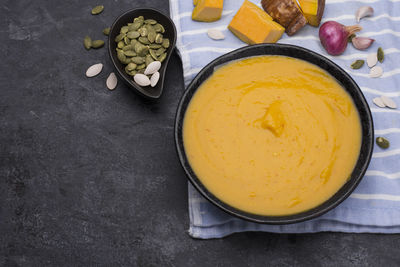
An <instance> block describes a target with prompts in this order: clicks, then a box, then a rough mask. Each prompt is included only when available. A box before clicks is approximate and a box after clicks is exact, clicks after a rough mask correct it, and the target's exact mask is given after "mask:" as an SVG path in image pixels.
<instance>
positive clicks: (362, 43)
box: [351, 37, 375, 50]
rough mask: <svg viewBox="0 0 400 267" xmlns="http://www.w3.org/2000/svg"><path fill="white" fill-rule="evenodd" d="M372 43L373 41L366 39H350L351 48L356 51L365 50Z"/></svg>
mask: <svg viewBox="0 0 400 267" xmlns="http://www.w3.org/2000/svg"><path fill="white" fill-rule="evenodd" d="M374 41H375V40H374V39H371V38H368V37H354V38H352V39H351V42H352V44H353V46H354V47H355V48H356V49H358V50H364V49H367V48H368V47H370V46H371V45H372V43H373V42H374Z"/></svg>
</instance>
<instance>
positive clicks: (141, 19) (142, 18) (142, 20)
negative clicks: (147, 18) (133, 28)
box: [133, 16, 144, 24]
mask: <svg viewBox="0 0 400 267" xmlns="http://www.w3.org/2000/svg"><path fill="white" fill-rule="evenodd" d="M133 22H134V23H135V22H141V23H142V24H143V22H144V17H143V16H139V17H137V18H135V19H134V20H133Z"/></svg>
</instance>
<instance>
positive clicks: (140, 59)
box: [131, 57, 146, 65]
mask: <svg viewBox="0 0 400 267" xmlns="http://www.w3.org/2000/svg"><path fill="white" fill-rule="evenodd" d="M131 61H132V62H133V63H135V64H138V65H140V64H143V63H145V62H146V59H145V58H143V57H133V58H131Z"/></svg>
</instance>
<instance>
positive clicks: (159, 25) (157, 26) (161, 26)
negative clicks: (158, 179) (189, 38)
mask: <svg viewBox="0 0 400 267" xmlns="http://www.w3.org/2000/svg"><path fill="white" fill-rule="evenodd" d="M154 30H155V31H156V32H161V33H164V32H165V29H164V27H163V25H161V24H159V23H157V24H156V25H154Z"/></svg>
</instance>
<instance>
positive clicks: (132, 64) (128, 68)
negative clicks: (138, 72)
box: [125, 62, 137, 72]
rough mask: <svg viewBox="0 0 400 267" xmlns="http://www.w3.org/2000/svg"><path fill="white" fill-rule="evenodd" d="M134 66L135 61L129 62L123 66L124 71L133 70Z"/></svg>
mask: <svg viewBox="0 0 400 267" xmlns="http://www.w3.org/2000/svg"><path fill="white" fill-rule="evenodd" d="M136 67H137V65H136V64H135V63H132V62H131V63H129V64H128V65H126V67H125V71H126V72H128V71H133V70H135V69H136Z"/></svg>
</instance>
